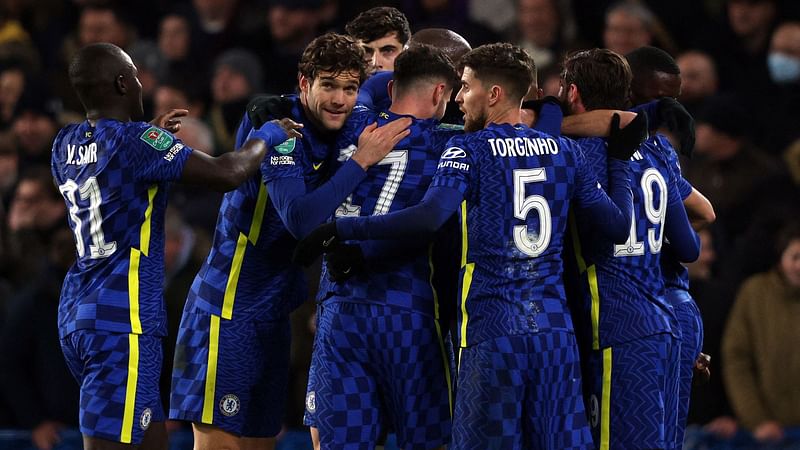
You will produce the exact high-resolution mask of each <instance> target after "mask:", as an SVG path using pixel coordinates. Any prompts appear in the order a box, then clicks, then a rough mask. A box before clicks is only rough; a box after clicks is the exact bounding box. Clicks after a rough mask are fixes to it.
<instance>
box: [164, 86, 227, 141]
mask: <svg viewBox="0 0 800 450" xmlns="http://www.w3.org/2000/svg"><path fill="white" fill-rule="evenodd" d="M205 89H206V87H205V86H204V85H202V84H201V81H198V80H196V79H192V78H189V79H186V78H185V77H184V76H183V75H181V74H180V73H175V72H170V73H169V74H168V75H167V77H166V78H164V79H163V80H161V81H160V82H159V83H158V87H156V90H155V93H154V94H153V114H154V115H155V116H156V117H158V116H159V115H161V114H164V113H166V112H168V111H169V110H171V109H186V110H188V111H189V113H188V114H187V116H188V117H194V118H202V117H205V115H206V101H205ZM227 150H231V149H227Z"/></svg>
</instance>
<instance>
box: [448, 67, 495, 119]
mask: <svg viewBox="0 0 800 450" xmlns="http://www.w3.org/2000/svg"><path fill="white" fill-rule="evenodd" d="M488 98H489V92H488V91H487V90H486V88H485V87H484V86H483V84H482V83H481V81H480V80H479V79H477V78H475V72H473V71H472V68H471V67H464V73H463V74H462V75H461V90H460V91H458V95H456V103H458V106H459V109H460V110H461V112H463V113H464V130H465V131H478V130H482V129H483V127H485V126H486V121H487V120H488V110H489V106H488Z"/></svg>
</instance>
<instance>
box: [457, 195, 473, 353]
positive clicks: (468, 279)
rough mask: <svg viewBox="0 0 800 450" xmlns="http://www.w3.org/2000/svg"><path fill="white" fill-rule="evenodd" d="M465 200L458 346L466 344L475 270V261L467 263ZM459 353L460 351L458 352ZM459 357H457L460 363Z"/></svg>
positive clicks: (462, 226) (464, 201)
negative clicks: (468, 310)
mask: <svg viewBox="0 0 800 450" xmlns="http://www.w3.org/2000/svg"><path fill="white" fill-rule="evenodd" d="M467 243H468V239H467V201H466V200H463V201H462V202H461V268H462V269H464V277H463V278H462V279H461V323H460V324H459V325H460V328H461V341H460V342H459V347H466V346H467V322H468V321H469V315H468V314H467V296H468V295H469V287H470V285H472V272H473V271H474V270H475V263H469V264H467V250H468V248H467ZM459 354H460V353H459ZM460 361H461V358H459V365H460Z"/></svg>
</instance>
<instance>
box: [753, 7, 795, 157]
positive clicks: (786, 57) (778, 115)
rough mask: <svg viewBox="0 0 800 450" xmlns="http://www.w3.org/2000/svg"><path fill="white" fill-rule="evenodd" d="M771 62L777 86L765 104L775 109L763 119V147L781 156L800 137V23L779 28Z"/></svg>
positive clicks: (774, 40)
mask: <svg viewBox="0 0 800 450" xmlns="http://www.w3.org/2000/svg"><path fill="white" fill-rule="evenodd" d="M767 63H768V67H769V74H770V78H771V79H772V81H773V83H775V89H774V92H773V93H772V95H770V96H768V99H767V100H766V101H765V102H764V104H763V105H761V106H762V108H764V110H765V111H770V112H771V114H768V115H766V117H764V118H763V119H762V121H763V122H764V125H765V128H766V130H765V133H764V136H763V137H764V139H763V142H764V143H763V146H764V149H765V150H767V151H768V152H770V153H771V154H773V155H781V154H782V153H783V152H784V151H785V150H786V148H787V147H788V146H789V144H790V143H792V142H793V141H794V140H796V139H797V138H800V130H799V129H798V127H797V123H800V111H798V109H797V105H798V103H799V102H800V22H785V23H782V24H780V25H779V26H778V27H777V28H776V29H775V32H774V33H773V34H772V39H771V40H770V46H769V55H768V57H767Z"/></svg>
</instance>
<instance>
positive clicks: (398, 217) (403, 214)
mask: <svg viewBox="0 0 800 450" xmlns="http://www.w3.org/2000/svg"><path fill="white" fill-rule="evenodd" d="M463 199H464V195H463V194H462V193H461V191H459V190H458V189H454V188H451V187H446V186H432V187H429V188H428V190H427V191H426V192H425V197H423V199H422V201H421V202H420V203H418V204H416V205H414V206H412V207H410V208H406V209H403V210H400V211H396V212H393V213H390V214H385V215H381V216H367V217H345V218H342V219H339V220H337V221H335V222H330V223H327V224H324V225H322V226H319V227H317V228H316V229H314V231H312V232H311V233H309V235H308V236H307V237H306V238H304V239H303V240H302V241H300V242H299V243H298V244H297V247H296V248H295V254H294V258H293V260H294V261H295V262H298V263H300V264H303V265H310V264H311V263H312V262H314V260H316V259H317V257H319V255H321V254H322V253H326V252H327V251H328V250H329V249H330V250H333V249H335V248H336V246H338V245H339V243H340V242H342V241H345V240H368V239H397V238H411V237H416V238H419V237H420V236H423V237H428V236H431V235H432V234H433V233H434V232H436V230H438V229H439V227H441V226H442V225H444V223H445V222H447V219H449V218H450V216H452V215H453V213H455V212H456V211H457V210H458V207H459V205H460V204H461V201H462V200H463Z"/></svg>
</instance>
